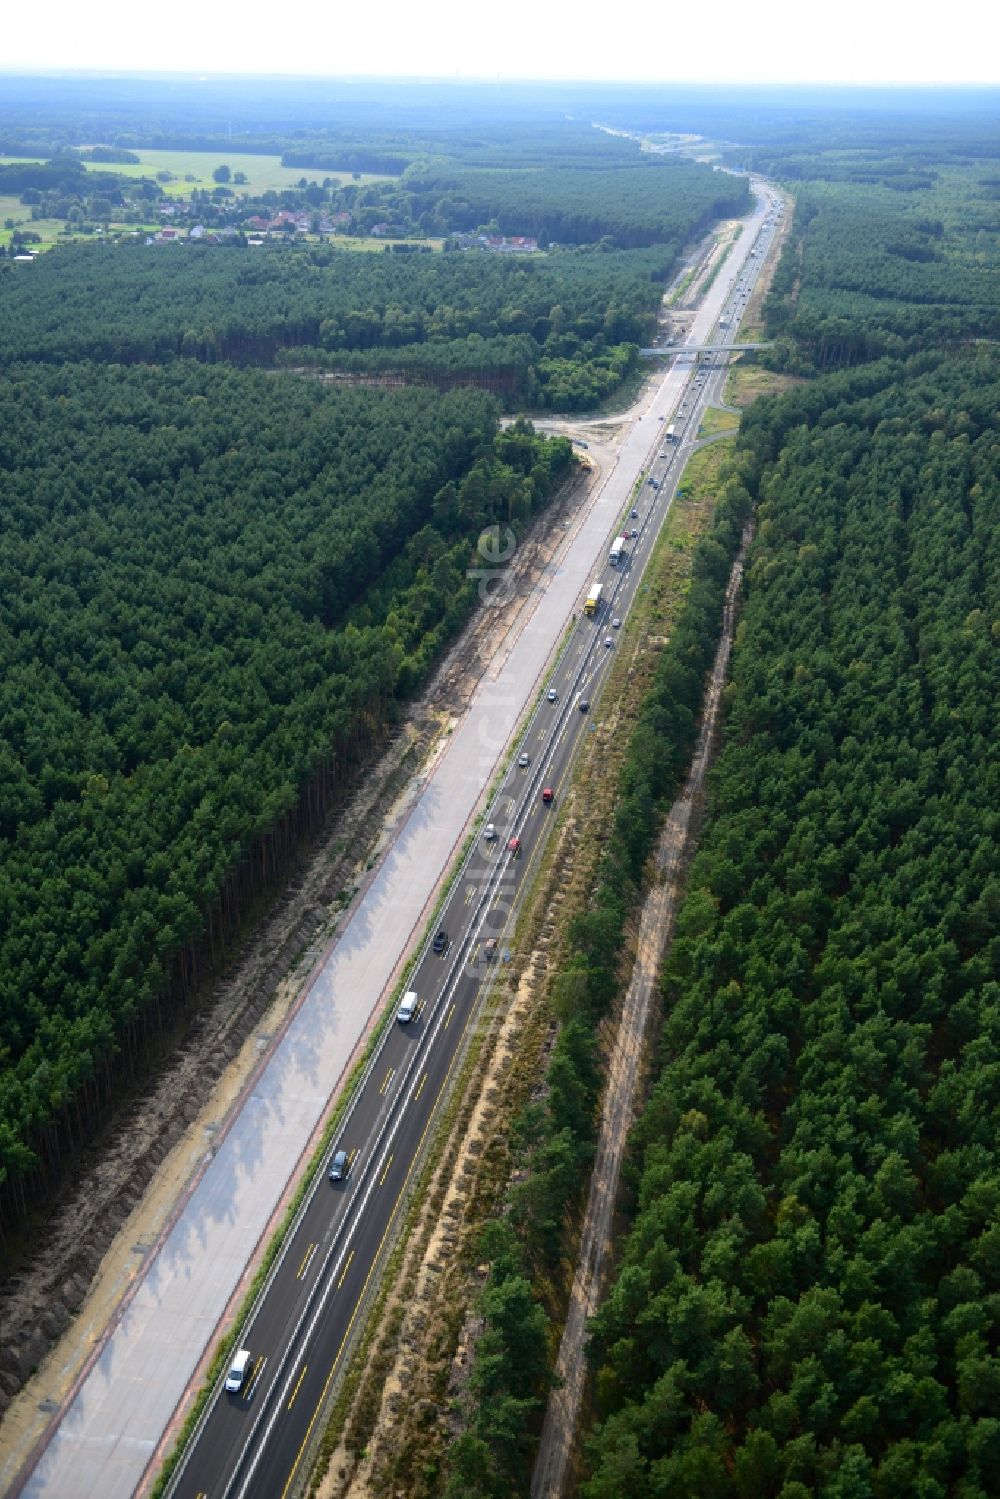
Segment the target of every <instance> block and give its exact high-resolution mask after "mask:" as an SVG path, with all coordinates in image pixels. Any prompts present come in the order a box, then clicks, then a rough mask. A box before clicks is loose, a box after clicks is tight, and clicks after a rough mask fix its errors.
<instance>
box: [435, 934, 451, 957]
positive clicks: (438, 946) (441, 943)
mask: <svg viewBox="0 0 1000 1499" xmlns="http://www.w3.org/2000/svg"><path fill="white" fill-rule="evenodd" d="M433 947H434V951H435V952H437V953H442V952H447V951H448V933H447V932H446V931H444V929H442V930H441V931H440V932H438V934H437V936H436V937H435V938H434V943H433Z"/></svg>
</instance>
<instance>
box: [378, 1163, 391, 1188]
mask: <svg viewBox="0 0 1000 1499" xmlns="http://www.w3.org/2000/svg"><path fill="white" fill-rule="evenodd" d="M391 1165H392V1156H390V1157H389V1159H388V1160H387V1161H386V1163H385V1170H384V1171H383V1172H382V1175H381V1177H380V1178H379V1186H380V1187H384V1186H385V1179H386V1177H387V1176H388V1175H389V1167H390V1166H391Z"/></svg>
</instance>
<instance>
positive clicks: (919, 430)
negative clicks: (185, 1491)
mask: <svg viewBox="0 0 1000 1499" xmlns="http://www.w3.org/2000/svg"><path fill="white" fill-rule="evenodd" d="M998 413H1000V365H998V362H997V360H996V357H995V356H994V355H993V354H992V353H989V354H986V353H984V354H983V356H982V357H981V358H979V359H978V360H972V359H965V360H955V361H952V360H948V359H946V358H942V357H941V356H940V355H938V356H924V357H923V358H922V359H921V360H919V361H916V362H914V363H911V364H909V365H900V364H894V363H882V364H879V365H875V366H869V367H867V368H865V369H863V370H860V371H857V372H851V373H850V374H846V375H838V376H831V377H827V378H826V379H824V380H822V381H818V382H815V383H814V384H812V385H810V386H808V387H804V388H801V389H799V390H796V391H795V392H793V393H792V394H791V395H789V396H787V397H786V398H784V399H783V400H780V401H777V400H773V399H766V400H760V401H758V402H757V404H756V405H755V406H754V407H753V408H752V410H751V411H750V412H749V413H748V414H747V415H746V416H745V417H744V428H743V434H742V436H741V442H743V443H744V444H745V448H746V451H747V453H748V454H749V455H752V469H751V476H752V479H753V482H754V487H755V488H756V490H757V492H758V495H759V509H758V515H759V522H760V524H759V529H758V539H757V541H756V543H755V545H754V547H753V549H752V553H751V559H750V565H749V568H748V573H747V589H746V608H745V614H744V617H743V620H742V622H741V624H740V627H739V632H738V641H737V649H736V652H735V656H734V668H733V680H732V683H731V685H730V687H729V688H728V689H727V696H728V708H727V722H726V731H725V746H724V749H723V752H722V755H721V758H720V761H719V763H718V766H717V768H716V770H715V772H714V780H713V789H712V797H711V805H710V809H709V817H708V821H707V824H706V827H705V831H704V834H703V838H702V846H701V850H700V852H699V854H698V856H697V858H696V860H695V862H694V865H693V868H692V870H691V874H690V878H689V889H688V894H687V897H686V900H685V904H684V906H683V908H682V911H681V914H680V918H679V921H678V927H677V936H676V939H675V942H674V945H673V948H672V952H671V955H670V958H669V961H668V964H667V968H666V973H665V979H664V993H665V1002H666V1018H665V1021H664V1025H663V1031H662V1036H661V1038H660V1045H659V1066H658V1073H657V1077H656V1081H655V1084H654V1086H653V1089H652V1093H651V1097H650V1099H649V1102H648V1105H647V1107H646V1109H645V1112H644V1114H643V1116H642V1119H641V1122H640V1123H639V1125H638V1128H637V1130H636V1134H635V1141H634V1152H633V1165H632V1170H631V1188H632V1197H633V1201H634V1205H635V1218H634V1222H633V1225H632V1227H631V1230H630V1232H629V1233H628V1235H627V1237H626V1238H625V1240H624V1243H623V1245H622V1249H621V1264H620V1268H619V1270H618V1272H617V1275H616V1278H615V1281H614V1284H613V1286H612V1288H611V1292H610V1295H609V1297H608V1299H607V1301H606V1303H605V1304H604V1305H603V1306H602V1308H601V1310H600V1311H599V1313H598V1315H597V1317H596V1319H595V1321H594V1324H593V1343H592V1355H593V1360H594V1364H595V1367H596V1371H597V1378H596V1395H597V1401H598V1407H599V1414H600V1418H599V1420H598V1421H597V1424H596V1425H595V1427H594V1429H593V1431H592V1434H591V1439H590V1443H589V1465H590V1476H589V1478H587V1480H586V1481H585V1482H584V1483H583V1485H582V1492H583V1494H584V1495H585V1496H586V1499H605V1496H614V1499H620V1496H621V1495H623V1494H628V1495H629V1496H630V1499H643V1496H647V1495H648V1496H652V1495H666V1494H671V1495H673V1494H685V1495H688V1494H699V1495H711V1496H713V1499H727V1496H733V1499H751V1496H752V1499H768V1496H776V1499H777V1496H780V1499H806V1496H808V1495H817V1494H818V1495H824V1496H837V1499H844V1496H847V1495H851V1496H858V1499H867V1496H871V1499H890V1496H897V1495H898V1496H899V1499H904V1496H906V1499H909V1496H911V1495H913V1494H923V1495H927V1496H940V1499H945V1496H946V1495H949V1496H961V1499H985V1496H987V1495H992V1494H996V1493H997V1492H998V1490H1000V1422H998V1420H997V1397H998V1393H1000V1359H998V1357H997V1348H998V1339H1000V1295H998V1292H1000V1159H998V1128H997V1120H998V1118H1000V1073H998V1070H997V1067H996V1063H995V1054H996V1049H997V1045H998V1044H1000V983H998V977H1000V854H998V848H1000V836H998V835H1000V811H998V808H1000V797H998V792H1000V749H998V743H997V736H996V704H997V701H998V696H1000V652H998V649H997V646H998V643H1000V503H998V502H1000V482H998V481H1000V473H998V467H1000V465H998V457H1000V416H998Z"/></svg>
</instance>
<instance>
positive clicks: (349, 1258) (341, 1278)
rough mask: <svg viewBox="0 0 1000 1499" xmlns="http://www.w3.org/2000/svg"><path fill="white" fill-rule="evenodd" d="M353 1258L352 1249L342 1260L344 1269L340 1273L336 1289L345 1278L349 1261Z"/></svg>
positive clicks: (349, 1266)
mask: <svg viewBox="0 0 1000 1499" xmlns="http://www.w3.org/2000/svg"><path fill="white" fill-rule="evenodd" d="M353 1258H354V1250H353V1249H352V1250H351V1252H350V1254H349V1255H348V1256H347V1259H346V1260H345V1261H344V1270H343V1273H342V1275H341V1277H340V1279H339V1280H338V1282H337V1290H338V1291H339V1290H340V1288H341V1286H342V1285H343V1284H344V1281H345V1280H346V1279H347V1272H348V1270H350V1268H351V1261H352V1260H353Z"/></svg>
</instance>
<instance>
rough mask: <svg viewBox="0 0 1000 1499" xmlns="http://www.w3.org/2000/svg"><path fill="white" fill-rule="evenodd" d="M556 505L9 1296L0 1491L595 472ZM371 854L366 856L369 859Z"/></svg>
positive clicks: (69, 1195)
mask: <svg viewBox="0 0 1000 1499" xmlns="http://www.w3.org/2000/svg"><path fill="white" fill-rule="evenodd" d="M589 457H590V460H591V465H592V466H591V469H590V470H589V472H587V473H586V474H585V475H584V476H583V477H582V479H581V480H580V481H579V482H578V483H577V484H576V485H574V486H573V487H572V489H571V490H568V491H567V492H566V493H564V494H563V495H562V496H560V497H558V498H557V500H556V502H555V503H554V504H553V505H552V506H550V507H549V509H548V511H547V512H546V514H545V515H544V516H543V517H541V518H540V519H539V521H538V523H537V525H536V527H535V528H534V531H533V532H532V534H531V535H530V536H529V537H528V539H527V540H526V541H525V542H524V543H523V544H522V545H521V546H520V547H519V548H518V552H517V554H516V556H515V558H514V560H513V562H512V568H513V571H514V575H515V578H516V601H517V607H511V608H509V609H505V610H502V611H501V610H483V611H481V612H480V613H479V614H477V615H476V616H475V617H474V618H473V620H472V621H471V623H470V625H469V626H468V628H467V629H466V631H465V632H464V634H463V636H462V638H461V639H460V640H459V642H458V643H457V644H456V645H455V646H454V647H452V649H451V650H450V651H449V653H448V654H447V656H446V657H445V659H444V661H443V662H442V664H441V666H440V667H439V668H438V671H437V672H436V674H435V677H434V679H433V681H432V683H431V684H430V686H429V688H428V691H427V692H426V694H425V695H424V697H423V699H422V700H421V701H420V702H419V703H418V704H417V706H416V708H415V710H414V712H413V714H412V715H411V718H410V721H409V722H408V724H407V725H406V727H405V728H404V729H403V730H401V731H400V732H399V733H398V734H397V736H396V737H395V738H394V739H393V741H392V742H391V743H390V744H389V745H388V747H387V749H386V750H385V752H384V753H383V755H382V756H381V758H380V760H379V761H378V763H377V764H376V766H375V767H374V768H371V767H370V768H369V769H368V770H367V771H366V772H365V773H364V774H362V775H359V776H358V777H357V779H356V782H355V784H354V785H353V786H352V787H351V788H350V789H349V793H348V795H347V797H346V799H345V802H344V804H343V805H342V806H341V807H340V808H339V809H337V810H335V812H334V813H333V814H332V816H331V818H330V820H329V822H328V826H327V828H326V829H325V830H324V832H323V834H322V836H321V837H320V838H319V839H318V840H316V842H315V844H314V846H313V848H312V850H311V851H310V853H309V857H308V861H307V862H306V863H305V864H304V865H303V866H302V867H301V868H300V869H298V870H297V871H296V872H295V873H294V874H293V875H292V877H291V878H290V880H289V884H288V887H287V888H286V890H285V891H284V892H283V894H282V895H281V897H280V898H279V899H278V900H277V901H276V902H275V904H274V906H273V908H272V910H271V911H270V912H269V913H268V915H267V916H266V918H265V919H264V920H263V921H261V922H260V923H259V924H258V925H257V927H256V928H255V929H254V931H253V933H252V934H251V935H250V936H249V937H248V940H247V942H246V944H245V946H244V948H243V951H242V953H241V955H240V957H239V959H238V960H237V961H236V962H235V963H234V965H233V966H232V968H231V969H230V971H229V972H227V973H226V974H225V975H224V976H223V978H222V979H221V980H220V981H219V982H218V984H217V985H216V986H215V988H214V989H213V991H212V993H211V995H210V996H209V998H208V1000H207V1002H206V1004H205V1005H204V1007H203V1008H202V1010H201V1011H200V1012H199V1014H198V1016H197V1018H196V1019H195V1021H194V1022H193V1024H192V1026H191V1028H190V1032H189V1034H188V1035H187V1037H185V1038H184V1040H183V1042H182V1043H181V1045H180V1047H179V1049H178V1050H177V1051H176V1052H175V1053H174V1054H173V1055H172V1056H171V1058H170V1059H168V1060H167V1061H166V1062H165V1063H164V1064H163V1065H162V1067H161V1068H160V1069H159V1070H158V1071H157V1072H156V1074H155V1075H154V1076H153V1077H152V1078H151V1079H150V1080H149V1083H148V1086H147V1087H146V1088H145V1090H144V1091H143V1092H142V1093H141V1094H139V1095H137V1096H136V1097H135V1098H134V1099H132V1100H131V1101H130V1102H129V1103H128V1104H127V1105H125V1106H124V1107H123V1108H122V1109H121V1110H120V1112H119V1115H118V1117H117V1118H116V1119H115V1120H114V1121H113V1123H112V1125H111V1127H110V1128H109V1130H108V1131H107V1133H106V1135H105V1137H104V1138H103V1139H102V1140H101V1141H100V1142H98V1143H97V1144H95V1146H94V1147H93V1148H92V1149H91V1151H90V1152H89V1153H88V1155H87V1157H86V1158H85V1159H84V1160H83V1161H82V1162H81V1163H80V1166H79V1170H78V1175H77V1177H76V1180H75V1181H74V1183H73V1184H72V1185H71V1186H70V1187H69V1188H68V1189H67V1191H66V1192H65V1194H64V1197H63V1199H62V1201H61V1202H60V1203H59V1204H58V1205H57V1208H56V1210H55V1211H54V1212H53V1213H52V1215H51V1222H50V1226H49V1228H48V1230H47V1231H46V1233H45V1236H44V1238H43V1239H41V1240H40V1242H39V1243H38V1245H37V1246H36V1252H35V1254H34V1257H33V1259H32V1262H31V1265H30V1267H29V1268H26V1269H24V1270H22V1271H20V1272H19V1273H18V1274H17V1275H14V1276H11V1277H10V1278H9V1279H8V1280H7V1281H5V1282H4V1283H3V1285H2V1286H0V1323H2V1326H3V1345H2V1352H0V1408H3V1407H4V1406H6V1410H5V1412H4V1415H3V1419H2V1422H0V1491H3V1490H4V1489H5V1488H6V1485H7V1483H8V1481H9V1480H10V1479H11V1477H12V1476H13V1474H14V1473H15V1472H16V1471H17V1469H18V1468H19V1466H20V1465H21V1463H22V1462H23V1461H24V1459H25V1458H26V1457H27V1455H28V1453H29V1452H30V1450H31V1448H32V1446H33V1445H34V1443H35V1442H36V1441H37V1440H38V1439H39V1437H40V1436H41V1434H42V1432H43V1431H44V1428H45V1426H46V1424H47V1422H48V1420H49V1419H50V1417H51V1413H52V1412H53V1410H55V1409H56V1408H57V1407H58V1406H59V1404H61V1402H62V1399H63V1398H64V1397H65V1395H66V1394H67V1392H68V1391H69V1389H70V1388H71V1386H72V1384H73V1382H74V1380H75V1378H76V1377H77V1374H78V1373H79V1371H80V1369H81V1367H82V1365H83V1363H84V1362H85V1360H86V1358H87V1356H88V1354H89V1353H90V1352H91V1351H92V1349H93V1346H94V1344H95V1343H96V1342H97V1341H99V1339H100V1338H101V1336H102V1335H103V1333H104V1330H105V1328H106V1326H107V1324H108V1322H109V1320H110V1319H111V1317H112V1316H113V1313H114V1311H115V1309H116V1308H117V1306H118V1304H119V1302H120V1301H121V1299H122V1297H123V1295H124V1294H125V1293H126V1291H127V1290H128V1289H129V1287H130V1286H131V1285H132V1283H133V1282H134V1280H135V1278H136V1277H137V1276H138V1275H140V1274H141V1273H142V1269H143V1265H144V1264H145V1262H146V1260H147V1258H148V1255H149V1252H150V1250H151V1249H152V1247H153V1246H154V1245H155V1244H156V1242H157V1240H158V1238H159V1236H160V1234H161V1233H162V1232H163V1231H164V1229H165V1227H166V1226H167V1225H168V1223H169V1221H170V1219H171V1217H172V1214H173V1212H174V1209H175V1206H176V1204H177V1201H178V1199H179V1197H180V1196H181V1195H182V1194H183V1192H184V1190H185V1188H186V1186H187V1184H188V1182H189V1181H190V1179H191V1177H192V1175H193V1173H194V1171H195V1170H196V1169H197V1167H198V1165H199V1163H200V1162H201V1160H202V1159H203V1157H204V1154H205V1152H206V1149H208V1148H209V1146H210V1141H211V1136H212V1134H213V1133H214V1131H215V1130H216V1129H217V1128H218V1125H219V1122H220V1121H221V1120H222V1119H223V1117H224V1116H225V1114H226V1111H227V1109H228V1108H229V1107H230V1106H231V1104H232V1103H233V1101H234V1099H235V1098H236V1097H237V1095H238V1094H239V1092H240V1089H241V1088H242V1086H243V1084H244V1082H245V1081H246V1079H247V1077H248V1076H249V1074H250V1072H251V1071H252V1070H253V1068H254V1066H255V1065H256V1064H257V1063H258V1062H259V1060H260V1057H261V1055H262V1053H263V1052H264V1051H265V1050H266V1048H267V1046H268V1044H269V1042H270V1040H271V1037H272V1036H273V1034H274V1033H275V1031H277V1029H278V1028H279V1026H280V1023H281V1020H282V1018H283V1016H284V1015H285V1013H286V1012H287V1010H288V1009H289V1007H290V1006H291V1005H292V1004H293V1002H294V1000H295V999H296V997H297V995H298V992H299V988H300V986H301V984H302V982H303V981H304V979H305V977H306V975H307V974H308V973H309V971H310V969H311V967H312V964H313V961H314V960H315V958H316V957H317V956H318V953H319V951H320V950H321V949H322V948H323V946H325V945H326V943H328V942H329V941H330V940H331V939H332V937H333V936H334V935H335V933H336V930H337V928H338V925H340V924H341V923H342V922H343V921H344V920H345V919H346V917H347V915H348V914H349V910H350V902H351V898H352V897H353V895H354V893H355V892H356V890H357V888H358V886H359V885H360V884H361V882H362V879H363V877H364V875H365V872H366V870H367V869H368V868H369V867H370V865H371V863H372V861H373V860H375V859H377V858H378V856H379V853H380V852H381V850H382V849H383V848H384V847H385V846H386V845H387V844H388V843H389V842H390V841H391V839H392V837H393V834H394V832H395V829H396V828H397V827H398V825H399V823H400V821H401V820H402V819H403V818H404V817H405V816H406V814H407V812H408V810H409V807H410V804H411V802H412V800H413V798H414V797H415V795H416V794H417V792H418V790H419V787H420V785H421V784H422V780H423V777H424V776H425V775H426V772H427V769H428V766H429V764H430V761H431V758H432V757H433V755H434V753H435V751H436V750H437V749H438V748H440V746H441V745H442V744H443V743H444V740H445V738H446V736H447V734H448V732H449V731H450V729H451V728H452V726H453V725H454V723H455V722H456V720H457V718H458V717H459V716H460V715H461V713H462V711H463V710H464V708H465V707H466V705H467V704H468V701H469V699H470V697H471V694H472V692H473V691H474V689H475V687H476V684H477V683H478V681H479V680H480V678H481V676H482V675H483V673H484V671H486V670H489V669H497V668H498V667H499V664H500V663H501V662H502V660H503V659H504V657H505V656H506V654H507V652H508V651H509V649H510V647H511V645H512V644H513V641H514V639H516V636H517V634H518V632H519V630H520V628H521V624H522V623H523V619H524V617H525V614H526V612H527V610H528V608H529V607H530V599H531V594H532V592H533V589H534V588H535V586H536V585H537V583H538V580H539V578H540V576H541V573H542V571H543V570H544V568H545V566H546V565H547V563H548V561H549V559H550V557H551V556H552V554H553V552H554V551H555V550H556V548H557V547H558V545H559V544H560V543H561V542H562V540H563V539H564V537H565V535H566V532H567V531H568V530H569V529H570V526H571V524H572V522H573V521H574V520H575V519H576V517H577V515H578V514H579V512H580V510H581V509H582V508H586V506H587V502H588V500H589V499H591V498H592V497H593V494H594V493H595V490H596V484H597V481H598V479H599V477H600V472H601V469H600V463H601V462H602V460H603V461H605V462H606V461H609V460H610V461H613V457H614V454H613V451H612V449H611V448H610V447H605V446H604V445H603V444H592V446H591V452H590V454H589ZM359 850H361V851H362V852H361V856H360V857H358V851H359Z"/></svg>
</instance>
